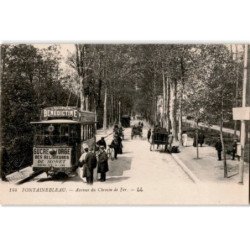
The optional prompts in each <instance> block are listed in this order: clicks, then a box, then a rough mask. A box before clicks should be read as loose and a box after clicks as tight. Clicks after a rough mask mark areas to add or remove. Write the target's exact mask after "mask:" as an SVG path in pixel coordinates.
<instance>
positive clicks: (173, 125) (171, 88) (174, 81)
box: [169, 79, 177, 140]
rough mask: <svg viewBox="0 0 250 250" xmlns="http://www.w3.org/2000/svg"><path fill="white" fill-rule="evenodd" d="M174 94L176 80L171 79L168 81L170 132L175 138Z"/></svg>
mask: <svg viewBox="0 0 250 250" xmlns="http://www.w3.org/2000/svg"><path fill="white" fill-rule="evenodd" d="M176 96H177V80H176V79H173V80H171V82H170V103H169V113H170V121H171V126H172V134H173V137H174V139H175V140H177V130H176V124H177V123H176V99H177V98H176Z"/></svg>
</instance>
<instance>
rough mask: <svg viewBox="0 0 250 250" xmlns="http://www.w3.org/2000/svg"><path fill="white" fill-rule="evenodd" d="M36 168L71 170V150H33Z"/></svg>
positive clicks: (54, 148) (59, 148)
mask: <svg viewBox="0 0 250 250" xmlns="http://www.w3.org/2000/svg"><path fill="white" fill-rule="evenodd" d="M33 165H34V166H35V167H41V168H46V167H53V168H69V167H71V148H68V147H67V148H66V147H65V148H61V147H58V148H56V147H53V148H47V147H46V148H40V147H39V148H36V147H35V148H33Z"/></svg>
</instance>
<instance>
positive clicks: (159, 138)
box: [150, 127, 168, 151]
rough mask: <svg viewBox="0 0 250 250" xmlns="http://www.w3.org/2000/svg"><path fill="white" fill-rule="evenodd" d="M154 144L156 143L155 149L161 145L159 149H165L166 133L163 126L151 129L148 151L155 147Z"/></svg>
mask: <svg viewBox="0 0 250 250" xmlns="http://www.w3.org/2000/svg"><path fill="white" fill-rule="evenodd" d="M155 145H156V149H158V148H159V146H161V149H164V151H166V150H167V146H168V133H167V130H166V129H165V128H161V127H156V128H154V130H153V131H152V135H151V140H150V151H152V150H154V149H155Z"/></svg>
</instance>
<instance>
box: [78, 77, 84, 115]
mask: <svg viewBox="0 0 250 250" xmlns="http://www.w3.org/2000/svg"><path fill="white" fill-rule="evenodd" d="M79 78H80V110H81V111H84V102H85V100H84V94H83V79H82V77H81V76H80V77H79Z"/></svg>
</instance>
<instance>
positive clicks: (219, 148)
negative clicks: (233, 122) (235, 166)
mask: <svg viewBox="0 0 250 250" xmlns="http://www.w3.org/2000/svg"><path fill="white" fill-rule="evenodd" d="M215 149H216V151H217V155H218V161H221V153H222V150H223V148H222V143H221V139H220V137H218V138H217V141H216V143H215ZM231 153H232V160H235V156H236V153H237V139H234V140H233V144H232V148H231Z"/></svg>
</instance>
